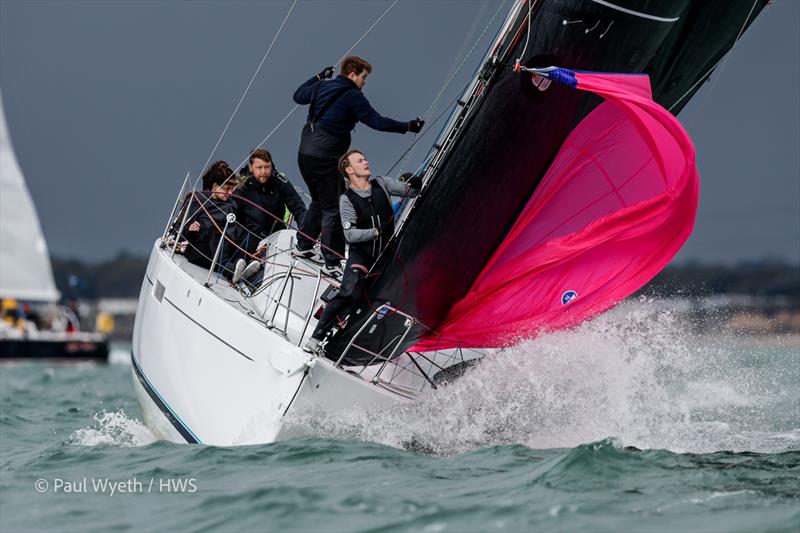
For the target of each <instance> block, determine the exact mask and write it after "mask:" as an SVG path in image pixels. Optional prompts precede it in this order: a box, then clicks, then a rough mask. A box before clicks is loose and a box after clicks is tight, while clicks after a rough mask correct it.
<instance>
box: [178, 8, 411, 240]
mask: <svg viewBox="0 0 800 533" xmlns="http://www.w3.org/2000/svg"><path fill="white" fill-rule="evenodd" d="M399 1H400V0H394V2H392V4H391V5H390V6H389V7H388V8H387V9H386V11H384V12H383V13H382V14H381V16H380V17H378V19H377V20H376V21H375V22H373V23H372V26H370V27H369V28H367V31H365V32H364V33H363V34H362V35H361V37H359V39H358V40H357V41H356V42H355V44H353V46H351V47H350V49H349V50H348V51H347V52H345V54H344V55H343V56H342V57H341V58H339V61H337V62H336V65H338V64H339V63H340V62H341V61H342V60H343V59H344V58H345V57H347V56H348V55H349V54H350V52H352V51H353V49H354V48H355V47H356V46H358V44H359V43H360V42H361V41H363V40H364V38H365V37H366V36H367V35H369V33H370V32H371V31H372V30H373V29H374V28H375V26H377V25H378V23H379V22H380V21H381V20H383V18H384V17H385V16H386V15H387V14H388V13H389V11H391V10H392V8H393V7H394V6H395V5H397V2H399ZM294 3H297V0H295V2H294ZM294 3H293V4H292V8H294ZM289 13H291V10H289ZM289 13H287V14H286V17H287V18H288V16H289ZM285 22H286V19H284V23H285ZM281 28H283V24H281ZM278 31H279V32H280V30H278ZM276 38H277V35H276ZM274 42H275V39H273V43H274ZM270 49H272V45H270ZM268 53H269V50H268V51H267V54H268ZM264 57H265V58H266V55H265V56H264ZM262 64H263V60H262ZM260 68H261V66H260V65H259V69H260ZM257 73H258V70H257V71H256V74H257ZM253 77H254V78H255V75H254V76H253ZM250 83H251V84H252V80H250ZM249 88H250V86H249V85H248V89H249ZM246 93H247V91H245V94H246ZM242 99H244V95H242ZM239 103H240V104H241V101H240V102H239ZM298 107H300V106H299V104H295V106H294V107H293V108H292V109H291V110H290V111H289V112H288V113H286V115H285V116H284V117H283V118H282V119H281V121H280V122H278V125H277V126H275V127H274V128H272V131H270V132H269V133H268V134H267V136H266V137H264V139H263V140H262V141H261V142H260V143H258V145H257V146H256V147H257V148H260V147H261V146H263V145H264V143H265V142H267V140H269V138H270V137H272V135H273V134H274V133H275V132H276V131H278V129H279V128H280V127H281V126H283V124H284V123H285V122H286V121H287V120H288V119H289V117H290V116H291V115H292V114H293V113H294V112H295V111H297V108H298ZM237 109H238V106H237ZM235 114H236V111H234V115H235ZM232 119H233V116H232V117H231V120H232ZM228 124H230V120H229V121H228ZM227 128H228V126H225V129H226V130H227ZM222 134H223V135H224V134H225V131H223V133H222ZM221 140H222V136H220V141H221ZM220 141H217V145H219V142H220ZM214 149H215V150H216V147H215V148H214ZM212 156H213V152H212ZM212 156H209V158H208V161H211V157H212ZM248 159H249V154H248V156H247V157H245V158H244V159H243V160H242V161H241V162H240V163H239V164H238V165H236V166H235V167H234V168H237V169H238V168H241V167H242V166H243V165H244V164H245V163H246V162H247V161H248ZM208 161H206V165H208ZM203 168H204V169H205V167H203ZM235 174H236V173H235V172H234V173H232V174H231V175H230V176H228V177H227V178H225V180H224V181H223V182H222V183H221V184H220V185H225V184H226V183H227V182H228V180H229V179H231V178H232V177H233V176H234V175H235ZM201 177H202V171H201V172H200V175H199V176H198V177H197V179H196V180H195V182H194V186H193V188H194V189H196V188H197V184H198V182H199V181H200V178H201ZM207 202H208V198H207V199H205V200H204V201H203V203H202V204H201V207H202V206H203V205H205V204H206V203H207ZM199 211H200V210H199V209H197V210H196V211H195V212H194V213H192V215H191V216H193V217H194V216H195V215H197V213H198V212H199ZM337 255H338V254H337Z"/></svg>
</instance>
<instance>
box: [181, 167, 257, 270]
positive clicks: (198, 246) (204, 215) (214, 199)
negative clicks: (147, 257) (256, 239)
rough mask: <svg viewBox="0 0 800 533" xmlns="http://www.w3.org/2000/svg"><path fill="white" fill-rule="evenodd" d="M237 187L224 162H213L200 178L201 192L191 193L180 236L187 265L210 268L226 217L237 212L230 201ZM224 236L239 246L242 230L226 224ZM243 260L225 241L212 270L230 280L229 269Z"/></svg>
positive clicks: (242, 254)
mask: <svg viewBox="0 0 800 533" xmlns="http://www.w3.org/2000/svg"><path fill="white" fill-rule="evenodd" d="M238 184H239V180H238V178H237V176H236V174H234V173H233V171H232V170H231V168H230V166H229V165H228V163H226V162H225V161H215V162H214V163H212V165H211V166H210V167H209V168H208V170H206V172H205V173H204V174H203V190H202V191H199V192H197V193H195V196H194V201H193V202H192V203H191V205H190V206H189V209H190V211H189V213H190V216H191V218H190V219H189V220H188V221H187V227H186V229H185V230H184V235H183V236H184V237H185V238H186V240H187V241H188V246H187V247H186V251H185V252H184V254H183V255H184V256H185V257H186V259H187V260H188V261H189V262H190V263H192V264H195V265H198V266H201V267H203V268H209V267H210V266H211V261H212V259H213V257H214V253H215V252H216V250H217V245H218V244H219V239H220V237H221V235H222V230H223V229H224V228H225V219H226V217H227V216H228V214H229V213H234V214H235V213H236V212H237V211H238V208H239V206H238V204H237V203H236V201H235V200H234V199H233V198H231V194H233V190H234V189H235V188H236V186H237V185H238ZM217 228H219V229H217ZM227 236H228V238H229V239H230V240H231V241H233V242H234V243H236V244H237V245H239V244H240V243H242V242H243V241H244V230H243V229H242V227H241V226H239V225H238V224H236V223H233V224H230V225H229V226H228V233H227ZM243 256H244V252H243V251H242V250H241V249H239V248H238V247H237V246H234V245H233V244H231V243H230V242H229V241H228V240H226V241H225V242H224V243H223V245H222V249H221V250H220V256H219V257H218V258H217V264H216V269H217V270H221V271H222V273H223V275H224V276H225V277H226V278H228V279H230V278H232V276H233V270H232V269H231V268H230V267H231V266H232V265H234V263H235V262H236V261H237V260H238V259H241V258H242V257H243Z"/></svg>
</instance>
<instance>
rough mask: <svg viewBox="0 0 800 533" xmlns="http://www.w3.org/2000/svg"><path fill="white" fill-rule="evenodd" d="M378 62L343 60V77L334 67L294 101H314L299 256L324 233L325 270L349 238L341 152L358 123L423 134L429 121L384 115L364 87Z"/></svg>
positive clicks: (305, 150)
mask: <svg viewBox="0 0 800 533" xmlns="http://www.w3.org/2000/svg"><path fill="white" fill-rule="evenodd" d="M370 72H372V65H370V64H369V63H368V62H367V61H365V60H363V59H361V58H360V57H356V56H348V57H346V58H345V59H344V61H342V66H341V71H340V74H339V75H338V76H336V77H335V78H333V79H329V78H331V77H332V76H333V73H334V68H333V67H327V68H326V69H324V70H323V71H322V72H320V73H319V74H317V75H316V76H314V77H312V78H311V79H310V80H308V81H306V82H305V83H303V84H302V85H301V86H300V87H299V88H298V89H297V91H295V93H294V101H295V102H296V103H298V104H300V105H308V106H309V108H308V117H307V120H306V124H305V126H303V131H302V133H301V135H300V148H299V149H298V153H297V163H298V165H299V167H300V173H301V174H302V176H303V180H304V181H305V182H306V185H308V189H309V192H310V194H311V204H310V205H309V207H308V213H307V214H306V216H305V218H304V219H303V224H302V225H301V226H300V232H299V233H298V236H297V248H296V250H295V255H297V256H299V257H306V258H309V257H310V256H311V255H313V251H312V247H313V245H314V239H316V238H317V236H320V234H321V237H320V242H321V244H322V255H323V257H324V258H325V271H326V273H328V274H332V273H333V272H335V269H337V268H338V266H339V260H340V257H342V255H343V254H344V244H345V243H344V238H343V235H342V228H341V225H340V223H339V210H338V203H339V195H340V194H341V193H342V185H341V178H340V177H339V173H338V171H337V165H338V162H339V159H340V157H341V156H342V155H343V154H344V153H345V152H347V150H348V148H350V132H351V131H352V130H353V128H355V127H356V124H357V123H358V122H362V123H364V124H366V125H367V126H369V127H370V128H372V129H374V130H378V131H386V132H395V133H406V132H408V131H411V132H413V133H419V131H420V130H422V126H423V125H424V124H425V121H423V120H422V119H420V118H416V119H414V120H412V121H409V122H400V121H397V120H394V119H391V118H387V117H384V116H381V115H380V114H379V113H378V112H377V111H375V109H373V107H372V106H371V105H370V103H369V101H368V100H367V98H366V96H364V93H363V92H362V89H363V88H364V84H365V83H366V82H367V75H368V74H369V73H370Z"/></svg>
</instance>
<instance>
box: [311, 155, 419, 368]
mask: <svg viewBox="0 0 800 533" xmlns="http://www.w3.org/2000/svg"><path fill="white" fill-rule="evenodd" d="M339 171H340V172H341V174H342V175H343V176H344V177H345V181H346V182H347V189H346V190H345V192H344V194H342V195H341V196H340V197H339V213H340V217H341V222H342V228H343V229H344V237H345V239H346V240H347V242H348V243H349V245H350V250H349V253H348V257H347V265H346V266H345V268H344V275H343V276H342V283H341V286H340V288H339V292H338V293H337V295H336V296H334V298H333V299H332V300H331V301H330V302H328V305H326V306H325V310H324V311H323V312H322V316H321V317H320V319H319V322H317V327H316V329H314V333H312V334H311V337H310V338H309V340H308V342H307V343H306V345H305V346H304V347H303V349H304V350H305V351H307V352H309V353H316V352H318V351H319V349H320V343H321V341H322V340H323V339H324V338H325V335H327V334H328V332H329V331H330V329H331V328H332V327H333V326H334V324H336V323H337V322H340V321H341V320H343V319H344V317H345V316H346V315H347V314H348V313H349V312H350V311H351V310H352V309H353V308H354V306H355V305H357V304H358V302H359V300H360V299H361V295H362V294H363V292H364V279H365V278H366V275H367V273H368V272H369V269H370V267H372V265H373V263H374V262H375V260H376V259H377V258H378V255H379V254H380V252H381V250H382V249H383V247H384V246H386V243H387V242H388V241H389V239H390V238H391V237H392V235H393V234H394V211H393V210H392V199H391V197H392V195H395V196H404V197H411V196H416V195H417V194H418V193H419V189H420V188H421V186H422V179H421V178H419V176H412V177H411V178H409V179H408V180H406V182H405V183H401V182H399V181H397V180H393V179H389V178H382V177H375V178H373V177H372V176H371V174H370V168H369V162H368V161H367V159H366V158H365V157H364V154H362V153H361V152H360V151H358V150H350V151H348V152H347V153H345V154H344V155H343V156H342V158H341V159H340V160H339Z"/></svg>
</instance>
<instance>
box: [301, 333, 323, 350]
mask: <svg viewBox="0 0 800 533" xmlns="http://www.w3.org/2000/svg"><path fill="white" fill-rule="evenodd" d="M321 350H322V343H321V342H320V341H319V340H318V339H315V338H314V337H309V338H308V341H307V342H306V343H305V345H304V346H303V351H304V352H307V353H310V354H317V353H319V352H320V351H321Z"/></svg>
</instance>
